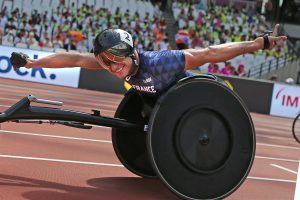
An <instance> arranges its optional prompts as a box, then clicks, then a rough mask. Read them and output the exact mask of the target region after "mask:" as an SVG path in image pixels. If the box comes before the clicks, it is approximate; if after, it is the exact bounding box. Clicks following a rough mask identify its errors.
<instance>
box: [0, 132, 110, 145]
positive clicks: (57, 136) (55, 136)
mask: <svg viewBox="0 0 300 200" xmlns="http://www.w3.org/2000/svg"><path fill="white" fill-rule="evenodd" d="M5 133H9V134H19V135H30V136H38V137H50V138H59V139H68V140H80V141H89V142H102V143H112V142H111V141H110V140H95V139H88V138H76V137H66V136H59V135H46V134H36V133H26V132H18V131H5V130H0V134H5Z"/></svg>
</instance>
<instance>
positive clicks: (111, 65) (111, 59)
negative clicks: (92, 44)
mask: <svg viewBox="0 0 300 200" xmlns="http://www.w3.org/2000/svg"><path fill="white" fill-rule="evenodd" d="M96 59H97V61H98V62H99V63H100V65H101V66H102V67H103V68H104V69H106V70H108V71H111V72H117V73H118V72H120V71H122V70H123V68H124V67H125V64H124V60H125V59H126V57H125V56H116V55H113V54H110V53H106V52H103V53H101V54H99V55H97V56H96Z"/></svg>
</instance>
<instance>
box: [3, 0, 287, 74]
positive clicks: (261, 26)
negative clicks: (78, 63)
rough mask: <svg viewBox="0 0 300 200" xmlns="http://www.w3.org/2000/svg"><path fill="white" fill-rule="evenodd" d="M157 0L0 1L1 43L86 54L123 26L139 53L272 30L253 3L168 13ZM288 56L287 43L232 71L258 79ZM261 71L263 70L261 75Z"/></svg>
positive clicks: (189, 2) (182, 2)
mask: <svg viewBox="0 0 300 200" xmlns="http://www.w3.org/2000/svg"><path fill="white" fill-rule="evenodd" d="M25 1H26V3H25ZM28 2H31V3H28ZM156 2H158V3H156V4H152V3H153V1H152V2H151V1H148V0H121V1H119V0H0V5H1V15H0V38H1V40H0V41H1V44H2V45H7V46H16V47H22V48H30V49H34V50H43V51H50V52H59V51H74V50H77V51H79V52H87V51H90V50H91V49H92V46H93V39H94V37H95V36H96V35H97V34H98V33H99V32H100V31H101V30H104V29H106V28H108V27H119V28H122V29H125V30H127V31H129V32H130V33H131V34H132V35H133V38H134V43H135V46H136V47H137V49H138V50H139V51H147V50H165V49H172V48H173V49H174V48H188V47H191V48H204V47H207V46H209V45H216V44H220V43H224V42H230V41H243V40H251V39H254V38H256V37H257V36H258V35H259V34H260V33H261V32H262V31H263V30H266V29H267V28H266V26H265V24H266V23H265V21H264V19H265V18H264V16H263V15H261V14H260V13H257V12H256V11H257V8H256V7H255V6H254V5H255V4H254V2H249V1H241V0H239V1H218V0H214V1H210V2H212V3H214V4H212V5H206V3H205V2H206V1H203V0H174V1H172V3H170V6H169V10H168V9H165V11H164V12H162V11H161V10H160V7H161V4H160V3H161V2H160V1H156ZM169 2H171V1H170V0H169ZM245 2H246V3H245ZM233 3H234V4H233ZM229 4H231V5H229ZM224 5H227V6H224ZM228 5H229V6H228ZM210 8H213V9H210ZM168 11H171V16H170V15H167V14H166V13H168ZM170 18H173V19H170ZM170 22H171V23H170ZM173 22H176V24H174V23H173ZM167 25H169V26H167ZM175 30H176V31H177V30H178V32H177V34H175V33H173V32H174V31H175ZM173 41H176V42H177V46H175V45H172V44H173V43H174V44H175V42H173ZM180 43H182V44H184V45H183V46H182V45H180ZM289 56H290V52H289V49H288V48H287V47H286V48H284V49H282V50H281V51H258V52H255V53H254V54H246V55H242V56H239V57H237V58H234V59H232V60H230V61H228V63H230V65H231V66H232V67H233V68H232V70H231V71H232V72H233V73H235V71H238V68H239V67H238V66H241V65H243V66H244V67H243V68H244V71H246V72H247V73H244V72H243V73H242V74H243V75H244V76H255V77H256V76H257V73H256V74H254V75H253V74H252V73H254V72H255V70H253V69H254V68H261V67H262V66H267V65H270V63H271V64H276V63H277V64H278V63H283V62H285V60H286V59H289ZM228 63H227V64H228ZM212 64H214V63H212ZM215 64H216V65H218V67H219V69H220V72H222V70H221V69H223V68H225V66H226V63H215ZM209 66H210V64H206V65H205V66H201V68H199V70H201V72H208V71H209ZM250 69H251V70H250ZM256 71H258V70H256ZM261 73H262V72H261V71H260V72H258V75H261Z"/></svg>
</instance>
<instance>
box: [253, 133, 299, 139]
mask: <svg viewBox="0 0 300 200" xmlns="http://www.w3.org/2000/svg"><path fill="white" fill-rule="evenodd" d="M256 137H263V138H268V139H274V140H284V141H295V139H294V138H292V136H291V138H287V137H280V136H269V135H262V134H256Z"/></svg>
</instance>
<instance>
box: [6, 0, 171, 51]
mask: <svg viewBox="0 0 300 200" xmlns="http://www.w3.org/2000/svg"><path fill="white" fill-rule="evenodd" d="M60 2H61V4H60V5H59V6H58V7H57V8H55V9H53V10H52V12H48V11H47V10H46V11H44V12H39V11H38V10H33V11H32V13H25V12H21V11H20V9H19V8H16V9H14V10H12V11H11V12H10V11H9V10H8V8H7V7H4V8H3V9H2V10H1V13H0V39H1V40H0V41H2V44H3V45H9V46H16V47H23V48H31V49H65V50H67V51H71V50H77V51H80V52H87V51H90V50H91V48H92V43H93V39H94V37H95V35H97V34H98V33H99V32H100V31H102V30H104V29H106V28H112V27H119V28H121V29H124V30H126V31H128V32H130V33H131V34H132V36H133V38H134V42H135V45H136V47H137V48H138V50H140V51H145V50H162V49H168V48H169V47H168V44H165V41H167V35H166V34H165V29H166V21H165V19H164V18H163V17H162V13H161V11H160V8H159V6H160V5H159V3H158V4H156V5H155V6H154V13H151V14H150V13H149V12H146V13H144V14H143V17H141V16H140V13H139V12H138V11H136V12H132V11H129V10H126V11H125V12H121V9H120V7H116V9H115V10H114V11H113V10H110V9H107V8H100V9H95V8H94V6H93V5H88V4H86V3H83V4H82V5H80V6H79V7H78V8H77V6H76V5H75V3H72V4H71V5H70V6H69V7H67V6H66V5H65V2H64V1H62V0H61V1H60ZM29 6H30V5H29ZM50 10H51V9H50Z"/></svg>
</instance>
